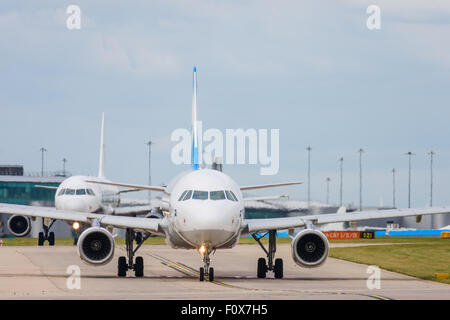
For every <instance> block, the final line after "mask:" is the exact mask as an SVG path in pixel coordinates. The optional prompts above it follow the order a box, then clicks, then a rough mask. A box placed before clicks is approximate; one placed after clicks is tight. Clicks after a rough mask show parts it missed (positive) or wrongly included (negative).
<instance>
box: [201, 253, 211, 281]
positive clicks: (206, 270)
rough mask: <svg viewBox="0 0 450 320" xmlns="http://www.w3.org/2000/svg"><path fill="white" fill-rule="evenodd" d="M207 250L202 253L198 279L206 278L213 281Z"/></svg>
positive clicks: (203, 279)
mask: <svg viewBox="0 0 450 320" xmlns="http://www.w3.org/2000/svg"><path fill="white" fill-rule="evenodd" d="M209 254H210V252H209V251H206V252H205V253H204V254H203V267H201V268H200V270H199V271H200V276H199V280H200V281H205V279H208V280H209V281H210V282H213V281H214V268H213V267H211V266H210V263H211V259H210V258H209Z"/></svg>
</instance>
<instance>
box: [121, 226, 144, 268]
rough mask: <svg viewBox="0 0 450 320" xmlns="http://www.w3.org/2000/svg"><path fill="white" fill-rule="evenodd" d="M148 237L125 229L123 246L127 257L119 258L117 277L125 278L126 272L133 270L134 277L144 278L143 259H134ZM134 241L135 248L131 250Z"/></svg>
mask: <svg viewBox="0 0 450 320" xmlns="http://www.w3.org/2000/svg"><path fill="white" fill-rule="evenodd" d="M149 236H150V234H149V233H148V234H146V235H145V236H142V234H141V233H139V232H134V231H133V230H132V229H127V231H126V234H125V245H126V251H127V257H119V260H118V264H117V276H119V277H126V275H127V271H128V270H133V271H134V275H135V276H136V277H143V276H144V259H143V258H142V257H136V259H135V258H134V256H135V254H136V251H137V250H138V249H139V248H140V247H141V245H142V244H143V243H144V241H145V240H147V238H148V237H149ZM134 240H136V244H137V245H136V248H133V241H134Z"/></svg>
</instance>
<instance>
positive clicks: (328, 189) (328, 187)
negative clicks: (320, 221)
mask: <svg viewBox="0 0 450 320" xmlns="http://www.w3.org/2000/svg"><path fill="white" fill-rule="evenodd" d="M330 180H331V179H330V177H327V179H326V181H327V204H329V203H330Z"/></svg>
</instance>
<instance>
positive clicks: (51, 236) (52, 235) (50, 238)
mask: <svg viewBox="0 0 450 320" xmlns="http://www.w3.org/2000/svg"><path fill="white" fill-rule="evenodd" d="M48 245H50V246H54V245H55V233H54V232H50V233H49V235H48Z"/></svg>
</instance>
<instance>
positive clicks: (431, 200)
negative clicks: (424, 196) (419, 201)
mask: <svg viewBox="0 0 450 320" xmlns="http://www.w3.org/2000/svg"><path fill="white" fill-rule="evenodd" d="M428 154H429V155H430V207H432V206H433V156H434V155H435V154H436V153H435V152H434V151H433V150H431V151H430V152H428Z"/></svg>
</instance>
